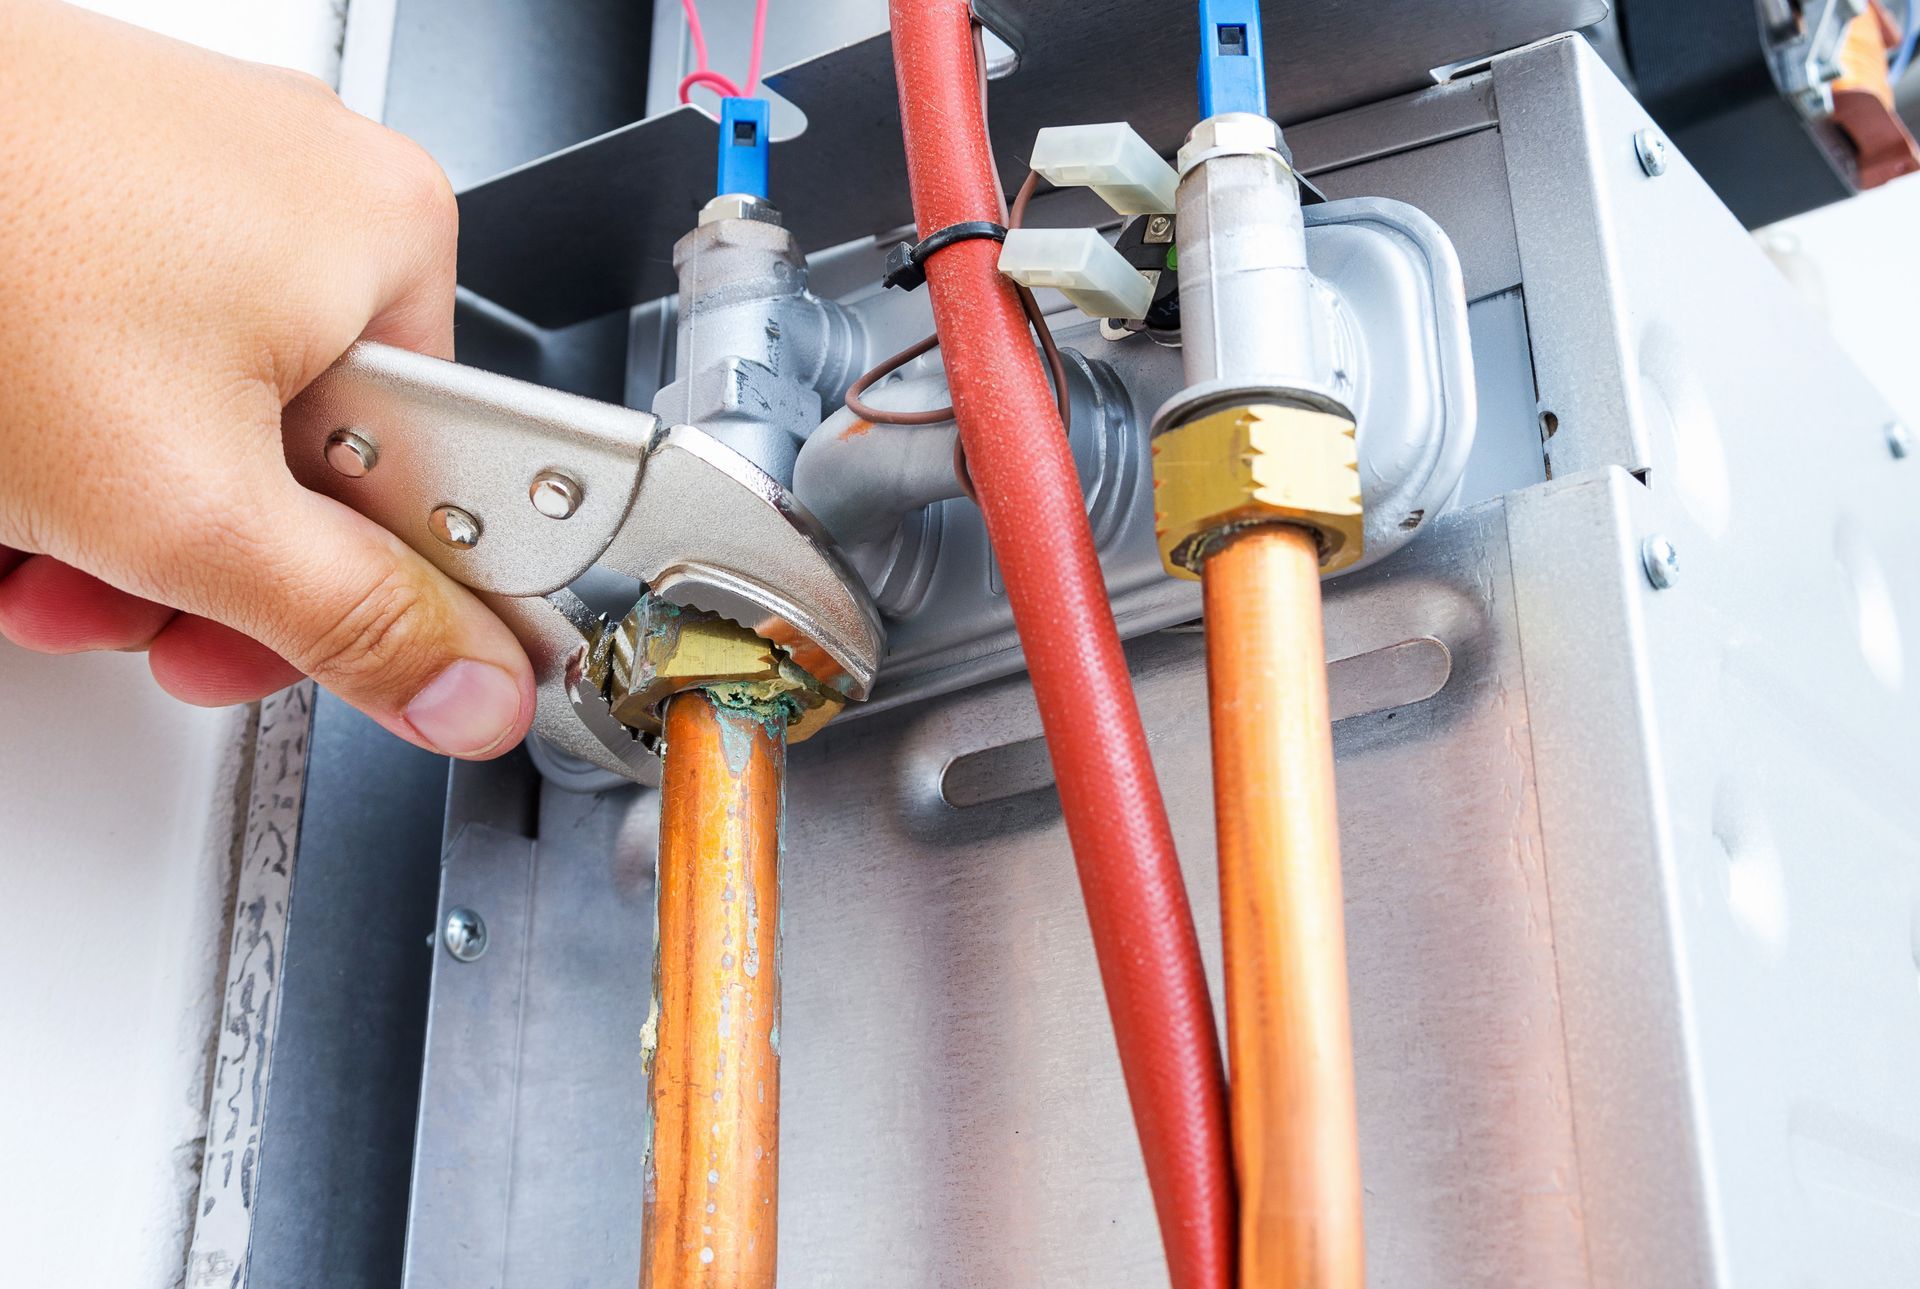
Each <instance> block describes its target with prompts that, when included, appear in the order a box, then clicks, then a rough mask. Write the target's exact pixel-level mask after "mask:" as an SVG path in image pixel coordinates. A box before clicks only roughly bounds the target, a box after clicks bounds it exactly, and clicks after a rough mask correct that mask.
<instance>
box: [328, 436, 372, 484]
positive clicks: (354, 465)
mask: <svg viewBox="0 0 1920 1289" xmlns="http://www.w3.org/2000/svg"><path fill="white" fill-rule="evenodd" d="M325 451H326V457H327V464H328V465H330V466H332V467H333V468H334V469H335V470H337V471H339V472H340V473H341V474H344V475H345V476H347V478H349V479H360V478H364V477H365V476H366V473H367V471H369V470H371V469H373V467H374V464H375V463H376V462H377V461H379V459H380V451H379V449H378V448H376V447H374V446H373V444H372V443H370V442H369V441H368V440H367V439H365V438H363V437H362V436H361V435H359V434H357V433H355V432H354V431H352V430H346V429H341V430H335V431H334V432H333V433H331V434H329V435H327V446H326V449H325Z"/></svg>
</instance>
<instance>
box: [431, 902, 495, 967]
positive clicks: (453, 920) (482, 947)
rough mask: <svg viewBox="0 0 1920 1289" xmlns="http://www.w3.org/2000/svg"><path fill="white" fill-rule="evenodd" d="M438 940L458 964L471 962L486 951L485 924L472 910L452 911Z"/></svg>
mask: <svg viewBox="0 0 1920 1289" xmlns="http://www.w3.org/2000/svg"><path fill="white" fill-rule="evenodd" d="M440 938H441V940H442V941H443V942H444V943H445V944H446V946H447V952H448V953H450V954H452V955H453V956H454V959H455V960H456V961H459V962H472V961H473V960H474V959H475V958H478V957H479V956H480V955H481V954H483V953H485V952H486V951H487V924H486V923H485V922H483V921H481V920H480V915H479V914H478V913H475V912H474V911H473V910H472V909H464V908H463V909H452V910H450V911H449V912H448V913H447V921H446V925H445V926H443V927H442V928H441V931H440Z"/></svg>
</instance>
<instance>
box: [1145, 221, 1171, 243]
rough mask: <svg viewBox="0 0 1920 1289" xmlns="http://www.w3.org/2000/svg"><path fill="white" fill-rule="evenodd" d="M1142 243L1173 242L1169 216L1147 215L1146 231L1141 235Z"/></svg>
mask: <svg viewBox="0 0 1920 1289" xmlns="http://www.w3.org/2000/svg"><path fill="white" fill-rule="evenodd" d="M1140 240H1141V241H1144V242H1170V241H1172V240H1173V219H1172V217H1171V216H1169V215H1149V216H1148V217H1147V231H1146V232H1145V233H1144V234H1142V235H1141V239H1140Z"/></svg>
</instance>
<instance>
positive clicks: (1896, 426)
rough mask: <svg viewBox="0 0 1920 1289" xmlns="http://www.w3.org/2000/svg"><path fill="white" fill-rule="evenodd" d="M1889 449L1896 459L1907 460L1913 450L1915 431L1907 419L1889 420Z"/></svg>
mask: <svg viewBox="0 0 1920 1289" xmlns="http://www.w3.org/2000/svg"><path fill="white" fill-rule="evenodd" d="M1887 451H1889V452H1891V453H1892V454H1893V459H1894V460H1895V461H1905V460H1906V459H1907V457H1908V456H1909V455H1911V454H1912V452H1913V431H1912V430H1910V429H1908V428H1907V423H1906V422H1905V421H1888V422H1887Z"/></svg>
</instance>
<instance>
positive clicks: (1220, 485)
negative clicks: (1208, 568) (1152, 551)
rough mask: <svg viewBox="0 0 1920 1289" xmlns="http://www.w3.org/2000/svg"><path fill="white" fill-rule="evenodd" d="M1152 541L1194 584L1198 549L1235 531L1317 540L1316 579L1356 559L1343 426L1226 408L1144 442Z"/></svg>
mask: <svg viewBox="0 0 1920 1289" xmlns="http://www.w3.org/2000/svg"><path fill="white" fill-rule="evenodd" d="M1153 506H1154V532H1155V533H1156V535H1157V536H1158V537H1159V539H1160V559H1161V562H1162V563H1164V564H1165V565H1166V568H1167V572H1169V573H1171V574H1172V575H1173V576H1175V577H1184V578H1188V579H1197V578H1198V577H1199V576H1200V564H1201V562H1202V561H1203V560H1204V559H1205V558H1206V553H1207V547H1208V546H1209V545H1210V544H1211V543H1212V542H1214V541H1215V540H1217V539H1218V538H1220V537H1223V536H1225V535H1226V534H1227V533H1229V532H1232V531H1233V530H1235V529H1238V528H1245V527H1249V526H1251V525H1254V524H1272V523H1287V524H1298V525H1300V526H1301V527H1303V528H1309V529H1312V530H1313V532H1314V533H1316V534H1317V535H1318V536H1319V538H1320V570H1321V572H1323V573H1332V572H1337V571H1338V570H1340V569H1343V568H1345V567H1347V566H1348V565H1349V564H1352V563H1354V562H1355V561H1357V560H1358V559H1359V558H1360V552H1361V518H1362V514H1361V506H1360V469H1359V464H1358V459H1357V457H1356V454H1355V449H1354V441H1353V422H1352V421H1351V420H1349V419H1348V418H1346V417H1344V416H1337V415H1334V414H1333V413H1330V412H1319V411H1313V410H1310V409H1308V408H1304V407H1288V406H1282V405H1280V404H1274V403H1258V404H1253V405H1251V406H1246V407H1231V408H1228V409H1226V410H1225V411H1220V412H1215V413H1213V414H1212V415H1210V416H1203V417H1200V418H1199V419H1198V420H1194V421H1189V422H1188V423H1187V424H1185V425H1182V426H1179V427H1177V428H1175V429H1172V430H1168V431H1167V432H1166V433H1164V434H1161V435H1159V436H1157V437H1156V438H1155V439H1154V440H1153Z"/></svg>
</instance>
